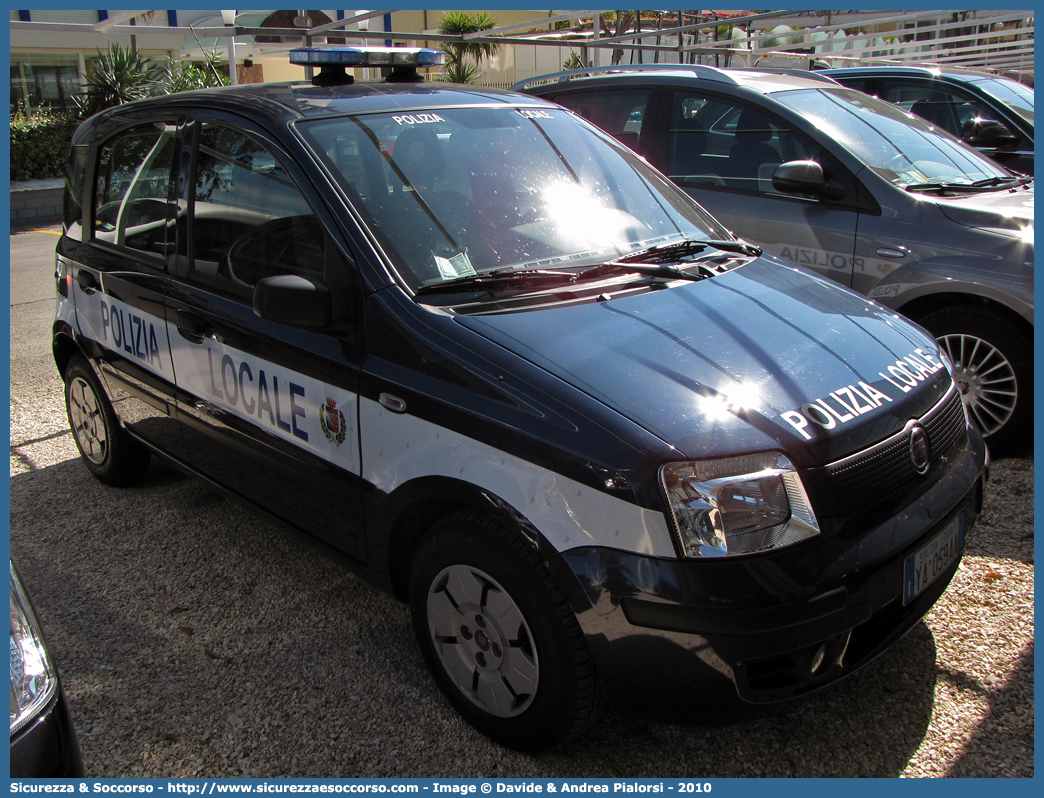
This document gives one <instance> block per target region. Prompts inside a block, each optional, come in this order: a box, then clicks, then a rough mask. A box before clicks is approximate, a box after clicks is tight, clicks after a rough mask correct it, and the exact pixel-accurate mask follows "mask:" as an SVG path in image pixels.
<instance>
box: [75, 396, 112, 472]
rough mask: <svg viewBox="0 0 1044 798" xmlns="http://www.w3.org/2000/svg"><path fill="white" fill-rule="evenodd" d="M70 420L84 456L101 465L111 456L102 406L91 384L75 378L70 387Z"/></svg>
mask: <svg viewBox="0 0 1044 798" xmlns="http://www.w3.org/2000/svg"><path fill="white" fill-rule="evenodd" d="M69 420H70V421H71V422H72V431H73V435H75V436H76V442H77V443H78V444H79V445H80V451H81V452H83V456H84V457H86V458H87V459H88V460H90V461H91V462H92V463H94V464H95V465H101V464H102V463H104V462H105V458H106V457H107V456H108V454H109V436H108V430H106V428H105V419H104V418H103V417H102V411H101V405H100V403H99V402H98V397H97V396H96V395H95V393H94V389H93V388H92V387H91V384H90V383H89V382H87V380H85V379H83V377H74V378H73V381H72V383H71V384H70V385H69Z"/></svg>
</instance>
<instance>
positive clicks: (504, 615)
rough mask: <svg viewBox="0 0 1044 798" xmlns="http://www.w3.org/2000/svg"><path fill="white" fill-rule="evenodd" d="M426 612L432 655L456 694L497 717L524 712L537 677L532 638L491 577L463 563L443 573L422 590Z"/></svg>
mask: <svg viewBox="0 0 1044 798" xmlns="http://www.w3.org/2000/svg"><path fill="white" fill-rule="evenodd" d="M427 612H428V629H429V631H430V633H431V639H432V642H433V643H434V644H435V653H436V656H438V658H439V661H440V662H441V663H442V666H443V668H444V669H445V670H446V673H447V674H448V675H449V677H450V679H451V680H452V681H453V683H454V684H455V685H456V686H457V689H459V690H460V692H461V693H463V694H464V695H465V696H467V697H468V699H469V700H470V701H471V702H472V703H473V704H475V705H476V706H478V707H480V708H481V709H483V710H485V711H486V712H488V713H490V714H491V715H495V716H497V717H500V718H510V717H514V716H515V715H519V714H521V713H522V712H525V711H526V709H528V708H529V706H530V704H532V703H533V699H534V698H535V697H536V692H537V686H538V683H539V679H540V662H539V659H538V657H537V651H536V646H535V645H534V643H533V635H532V634H531V633H530V630H529V625H528V624H527V623H526V620H525V618H524V617H523V615H522V612H521V610H520V609H519V608H518V605H517V604H516V603H515V601H514V600H513V599H512V598H511V596H510V595H509V594H508V593H507V591H506V590H504V588H503V587H501V586H500V585H499V584H498V583H497V581H496V580H495V579H493V577H491V576H490V575H489V574H487V573H485V572H484V571H481V570H479V569H478V568H475V567H473V566H469V565H451V566H450V567H448V568H445V569H443V570H442V571H441V572H440V573H439V575H438V576H436V577H435V579H434V580H433V581H432V583H431V587H430V588H429V590H428V601H427Z"/></svg>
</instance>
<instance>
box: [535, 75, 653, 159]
mask: <svg viewBox="0 0 1044 798" xmlns="http://www.w3.org/2000/svg"><path fill="white" fill-rule="evenodd" d="M652 95H653V90H652V89H651V88H643V87H629V86H626V87H620V88H616V89H597V90H592V91H586V92H580V93H562V94H558V95H549V96H548V97H547V99H549V100H553V101H554V102H556V103H558V104H559V105H562V106H564V107H566V108H568V109H569V110H570V111H572V112H573V113H575V114H577V115H578V116H582V117H583V118H584V119H586V120H587V121H588V122H591V123H592V124H593V125H595V126H597V127H598V128H600V129H601V130H604V131H605V132H606V133H608V134H609V135H610V136H612V137H613V138H615V139H616V140H617V141H619V142H620V143H621V144H623V145H624V146H626V147H630V148H631V149H632V150H635V151H636V152H642V146H643V143H644V142H643V141H642V124H643V122H644V121H645V120H646V119H647V118H648V114H649V112H650V110H651V108H650V100H651V98H652Z"/></svg>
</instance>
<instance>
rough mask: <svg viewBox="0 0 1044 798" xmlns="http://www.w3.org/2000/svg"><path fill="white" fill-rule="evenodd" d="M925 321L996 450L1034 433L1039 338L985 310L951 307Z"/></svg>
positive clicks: (967, 404)
mask: <svg viewBox="0 0 1044 798" xmlns="http://www.w3.org/2000/svg"><path fill="white" fill-rule="evenodd" d="M919 322H920V323H921V324H922V325H924V327H926V328H927V329H928V330H929V331H930V332H931V333H932V335H934V336H935V337H936V339H937V340H938V341H939V344H940V346H941V347H942V349H943V351H944V352H946V354H947V355H949V357H950V359H951V360H952V361H953V365H954V377H955V379H956V382H957V386H958V388H959V389H960V391H961V398H962V399H963V400H964V406H965V407H966V408H967V409H968V415H969V416H970V417H971V419H972V421H973V422H974V424H975V426H976V427H978V429H979V431H980V432H981V433H982V435H983V437H984V438H985V439H986V442H987V444H989V445H990V447H991V448H993V449H1001V448H1003V447H1004V446H1006V445H1008V444H1011V443H1015V442H1017V441H1019V440H1024V439H1026V437H1027V436H1029V435H1030V434H1031V432H1032V429H1031V424H1032V413H1033V336H1032V333H1031V332H1030V331H1028V330H1023V329H1020V328H1019V327H1018V326H1016V325H1015V324H1013V323H1012V322H1011V321H1010V320H1009V319H1007V318H1005V317H1004V316H1002V315H1001V314H999V313H997V312H995V311H993V310H991V309H989V308H985V307H960V306H958V307H950V308H944V309H942V310H937V311H934V312H932V313H929V314H928V315H926V316H924V317H923V318H921V319H919Z"/></svg>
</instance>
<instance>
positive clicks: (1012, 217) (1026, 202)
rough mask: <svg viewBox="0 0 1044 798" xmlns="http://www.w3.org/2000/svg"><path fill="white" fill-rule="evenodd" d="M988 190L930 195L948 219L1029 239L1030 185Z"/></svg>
mask: <svg viewBox="0 0 1044 798" xmlns="http://www.w3.org/2000/svg"><path fill="white" fill-rule="evenodd" d="M1030 186H1031V187H1030V188H1022V189H1016V190H1014V191H989V192H985V193H981V194H965V195H963V196H959V197H934V198H933V199H934V200H935V202H936V204H937V205H938V206H939V209H940V210H941V211H942V212H943V213H944V214H946V216H947V217H948V218H949V219H951V220H952V221H955V222H957V223H958V224H963V225H965V226H967V227H975V228H979V229H983V230H991V231H993V232H996V233H1000V234H1002V235H1008V236H1013V237H1022V238H1026V237H1027V233H1026V231H1027V230H1028V231H1029V233H1028V236H1029V238H1030V240H1032V233H1033V189H1032V183H1031V184H1030Z"/></svg>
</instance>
